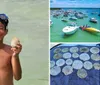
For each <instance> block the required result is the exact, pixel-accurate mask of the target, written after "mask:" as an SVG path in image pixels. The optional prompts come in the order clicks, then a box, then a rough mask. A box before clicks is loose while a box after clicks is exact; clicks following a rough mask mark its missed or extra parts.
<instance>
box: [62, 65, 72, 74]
mask: <svg viewBox="0 0 100 85" xmlns="http://www.w3.org/2000/svg"><path fill="white" fill-rule="evenodd" d="M62 72H63V73H64V74H65V75H69V74H71V73H72V72H73V68H72V66H65V67H63V69H62Z"/></svg>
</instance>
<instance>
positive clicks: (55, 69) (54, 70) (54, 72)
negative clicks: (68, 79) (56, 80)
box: [50, 66, 61, 76]
mask: <svg viewBox="0 0 100 85" xmlns="http://www.w3.org/2000/svg"><path fill="white" fill-rule="evenodd" d="M60 72H61V68H60V67H59V66H54V67H52V68H50V74H51V75H52V76H56V75H58V74H59V73H60Z"/></svg>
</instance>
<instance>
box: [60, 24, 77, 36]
mask: <svg viewBox="0 0 100 85" xmlns="http://www.w3.org/2000/svg"><path fill="white" fill-rule="evenodd" d="M78 28H79V27H78V26H66V27H64V28H63V29H62V31H63V33H65V34H66V35H70V34H73V33H75V32H76V31H77V29H78Z"/></svg>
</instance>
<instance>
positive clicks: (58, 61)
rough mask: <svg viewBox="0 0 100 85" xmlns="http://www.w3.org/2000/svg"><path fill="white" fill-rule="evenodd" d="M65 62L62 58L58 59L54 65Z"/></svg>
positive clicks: (60, 64) (61, 64)
mask: <svg viewBox="0 0 100 85" xmlns="http://www.w3.org/2000/svg"><path fill="white" fill-rule="evenodd" d="M64 64H65V60H64V59H59V60H57V61H56V65H57V66H63V65H64Z"/></svg>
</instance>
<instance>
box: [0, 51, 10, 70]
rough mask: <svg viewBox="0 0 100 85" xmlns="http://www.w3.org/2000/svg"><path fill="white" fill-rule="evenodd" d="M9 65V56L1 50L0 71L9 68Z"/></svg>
mask: <svg viewBox="0 0 100 85" xmlns="http://www.w3.org/2000/svg"><path fill="white" fill-rule="evenodd" d="M10 65H11V55H10V54H9V53H7V52H5V51H3V50H0V69H6V68H9V66H10Z"/></svg>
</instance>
